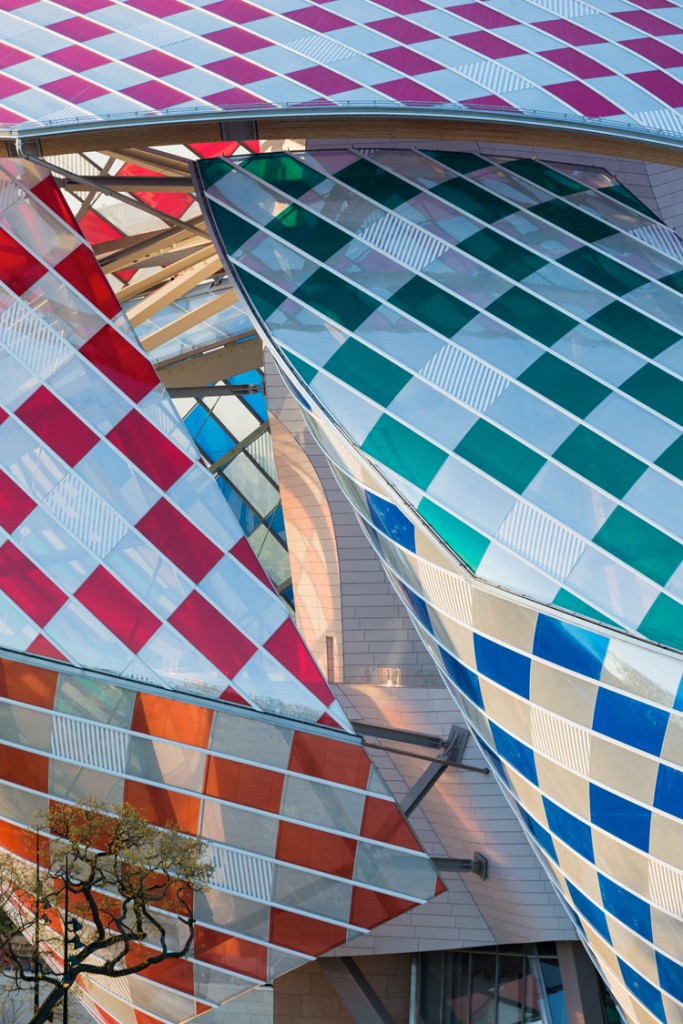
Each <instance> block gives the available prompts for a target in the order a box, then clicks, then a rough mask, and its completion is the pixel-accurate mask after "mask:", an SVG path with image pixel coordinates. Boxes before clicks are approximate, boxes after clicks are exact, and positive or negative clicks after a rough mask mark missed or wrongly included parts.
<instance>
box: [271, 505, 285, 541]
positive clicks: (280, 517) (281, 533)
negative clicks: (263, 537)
mask: <svg viewBox="0 0 683 1024" xmlns="http://www.w3.org/2000/svg"><path fill="white" fill-rule="evenodd" d="M268 526H269V527H270V529H271V530H272V531H273V533H276V534H277V535H278V537H279V538H280V540H281V541H282V543H283V544H284V545H285V547H286V546H287V536H286V534H285V515H284V512H283V511H282V505H281V504H280V505H278V506H277V508H275V509H273V511H272V512H271V513H270V515H269V516H268Z"/></svg>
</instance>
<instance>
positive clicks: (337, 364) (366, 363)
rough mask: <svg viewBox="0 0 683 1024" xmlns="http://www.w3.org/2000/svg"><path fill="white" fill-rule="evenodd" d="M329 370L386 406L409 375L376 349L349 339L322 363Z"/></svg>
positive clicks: (402, 386)
mask: <svg viewBox="0 0 683 1024" xmlns="http://www.w3.org/2000/svg"><path fill="white" fill-rule="evenodd" d="M325 369H326V370H327V372H328V373H331V374H332V375H333V376H335V377H338V378H339V379H340V380H343V381H344V383H346V384H348V385H349V386H350V387H352V388H355V389H356V391H360V392H362V393H363V394H364V395H367V396H368V398H371V399H372V400H373V401H374V402H378V403H379V404H380V405H384V406H387V405H389V403H390V402H391V401H393V399H394V398H395V397H396V395H397V394H398V393H399V391H400V390H401V389H402V388H404V387H405V385H406V384H407V383H408V381H409V380H412V376H411V374H409V373H408V372H407V370H404V369H403V368H402V367H400V366H398V365H397V364H396V363H393V362H392V361H391V360H390V359H385V358H384V356H381V355H380V354H379V353H378V352H375V351H374V350H373V349H371V348H368V346H367V345H361V343H360V342H359V341H356V340H355V339H354V338H348V339H347V340H346V341H345V342H344V344H343V345H342V346H341V347H340V348H338V349H337V351H336V352H335V353H334V355H333V356H332V358H331V359H328V361H327V362H326V363H325Z"/></svg>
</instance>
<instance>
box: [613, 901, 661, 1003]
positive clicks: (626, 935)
mask: <svg viewBox="0 0 683 1024" xmlns="http://www.w3.org/2000/svg"><path fill="white" fill-rule="evenodd" d="M607 920H608V922H609V931H610V935H611V936H612V940H613V942H614V948H615V949H618V950H619V956H620V957H621V958H622V960H626V961H627V963H628V964H630V966H631V967H633V968H634V970H636V971H638V972H639V973H640V974H642V975H643V977H644V978H647V979H648V980H649V981H651V982H652V984H653V985H656V986H657V987H659V972H658V970H657V963H656V961H655V951H654V949H653V948H652V946H651V945H650V944H649V943H648V942H645V941H644V940H643V939H642V938H640V937H639V936H638V935H636V933H635V932H632V931H631V929H630V928H627V927H626V925H623V924H622V923H621V922H620V921H618V920H617V919H616V918H614V917H611V916H610V915H609V914H608V915H607Z"/></svg>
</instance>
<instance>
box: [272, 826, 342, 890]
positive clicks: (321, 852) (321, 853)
mask: <svg viewBox="0 0 683 1024" xmlns="http://www.w3.org/2000/svg"><path fill="white" fill-rule="evenodd" d="M275 856H276V857H277V859H278V860H285V861H288V862H289V863H290V864H301V865H302V867H306V868H312V870H314V871H325V872H327V873H328V874H330V875H340V876H341V877H342V878H352V877H353V862H354V859H355V857H356V840H355V839H347V838H345V837H344V836H335V835H332V833H331V832H320V831H319V830H318V829H313V828H306V827H305V826H304V825H294V824H292V823H291V822H289V821H281V822H280V827H279V829H278V835H277V849H276V851H275Z"/></svg>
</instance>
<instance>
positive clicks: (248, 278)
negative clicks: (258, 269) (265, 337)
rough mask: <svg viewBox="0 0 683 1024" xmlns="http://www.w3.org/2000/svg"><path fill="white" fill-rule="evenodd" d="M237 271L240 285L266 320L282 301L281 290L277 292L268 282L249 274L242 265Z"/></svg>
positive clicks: (283, 297)
mask: <svg viewBox="0 0 683 1024" xmlns="http://www.w3.org/2000/svg"><path fill="white" fill-rule="evenodd" d="M238 273H239V279H240V281H241V283H242V287H243V288H244V291H245V292H246V294H247V295H248V296H249V298H250V299H251V302H252V304H253V305H254V307H255V308H256V311H257V313H259V314H260V315H261V317H262V318H263V319H264V320H267V319H268V317H269V316H271V315H272V313H274V312H275V310H276V309H277V308H278V306H279V305H280V304H281V303H282V302H284V299H285V296H284V295H283V294H282V292H278V291H277V290H276V289H275V288H271V287H270V285H269V284H266V283H265V281H261V279H260V278H258V277H255V276H254V275H253V274H250V273H249V271H248V270H244V268H242V267H241V268H240V269H239V271H238Z"/></svg>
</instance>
